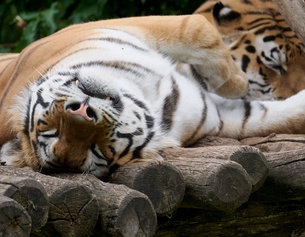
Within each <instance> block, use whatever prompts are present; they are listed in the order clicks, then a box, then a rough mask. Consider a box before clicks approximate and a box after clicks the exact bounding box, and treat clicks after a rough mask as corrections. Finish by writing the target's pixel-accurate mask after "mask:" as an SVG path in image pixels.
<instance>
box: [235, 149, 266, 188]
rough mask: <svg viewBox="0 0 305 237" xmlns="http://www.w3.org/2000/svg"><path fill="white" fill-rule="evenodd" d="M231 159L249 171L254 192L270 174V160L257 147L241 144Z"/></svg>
mask: <svg viewBox="0 0 305 237" xmlns="http://www.w3.org/2000/svg"><path fill="white" fill-rule="evenodd" d="M230 160H232V161H235V162H236V163H238V164H240V165H241V166H242V167H243V168H244V169H245V170H246V171H247V173H248V175H249V177H250V181H251V184H252V192H255V191H257V190H258V189H259V188H261V187H262V186H263V184H264V182H265V180H266V178H267V176H268V171H269V168H268V162H267V160H266V158H265V156H264V154H263V153H262V152H261V151H260V150H259V149H257V148H255V147H250V146H241V147H240V149H239V150H237V151H236V152H234V153H233V154H232V155H231V157H230Z"/></svg>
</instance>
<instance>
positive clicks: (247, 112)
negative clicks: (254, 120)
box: [242, 100, 251, 128]
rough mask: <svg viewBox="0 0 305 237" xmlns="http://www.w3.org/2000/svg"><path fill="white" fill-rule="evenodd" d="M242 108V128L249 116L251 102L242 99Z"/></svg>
mask: <svg viewBox="0 0 305 237" xmlns="http://www.w3.org/2000/svg"><path fill="white" fill-rule="evenodd" d="M244 110H245V114H244V119H243V123H242V128H244V127H245V125H246V123H247V122H248V120H249V117H250V115H251V103H250V102H249V101H246V100H245V101H244Z"/></svg>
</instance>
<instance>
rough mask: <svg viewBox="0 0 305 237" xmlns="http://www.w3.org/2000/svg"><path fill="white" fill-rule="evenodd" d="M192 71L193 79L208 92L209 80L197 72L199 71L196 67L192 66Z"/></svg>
mask: <svg viewBox="0 0 305 237" xmlns="http://www.w3.org/2000/svg"><path fill="white" fill-rule="evenodd" d="M190 69H191V73H192V76H193V78H194V79H195V80H196V81H197V82H198V83H199V85H200V86H201V87H202V88H203V89H205V90H207V89H208V86H207V84H206V82H205V81H207V79H206V78H205V77H204V76H202V75H201V74H199V73H198V72H197V70H196V68H195V67H194V65H190Z"/></svg>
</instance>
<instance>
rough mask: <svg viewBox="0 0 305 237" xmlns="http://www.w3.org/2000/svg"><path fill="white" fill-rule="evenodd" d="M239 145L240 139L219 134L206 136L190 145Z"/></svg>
mask: <svg viewBox="0 0 305 237" xmlns="http://www.w3.org/2000/svg"><path fill="white" fill-rule="evenodd" d="M237 145H241V143H240V141H238V140H236V139H233V138H227V137H219V136H206V137H204V138H201V139H199V140H198V141H197V142H196V143H195V144H193V145H191V146H190V147H205V146H237Z"/></svg>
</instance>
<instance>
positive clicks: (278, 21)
mask: <svg viewBox="0 0 305 237" xmlns="http://www.w3.org/2000/svg"><path fill="white" fill-rule="evenodd" d="M195 13H197V14H202V15H204V16H205V17H206V18H207V19H208V20H209V21H210V22H211V23H212V24H213V25H214V26H215V27H216V28H217V30H218V32H219V33H220V34H221V36H222V39H223V41H224V42H225V43H226V45H227V47H228V48H229V50H230V52H231V55H232V57H233V59H234V60H235V62H236V63H237V64H238V65H239V67H240V68H241V69H242V70H243V71H244V72H245V73H246V75H247V78H248V80H249V92H248V94H247V96H246V98H247V99H260V100H262V99H284V98H287V97H290V96H291V95H294V94H296V93H297V92H298V91H300V90H302V89H304V88H305V77H304V75H305V67H304V60H305V53H304V52H305V50H304V45H303V44H302V42H301V41H300V40H299V39H298V38H297V36H296V35H295V33H294V32H293V31H292V30H291V29H290V28H289V26H288V25H287V23H286V22H285V20H284V18H283V17H282V16H281V14H280V13H279V12H278V10H277V9H276V6H275V4H274V3H273V1H272V0H264V1H261V0H251V1H244V0H243V1H242V0H222V1H221V2H218V1H215V0H209V1H207V2H206V3H204V4H203V5H202V6H201V7H199V8H198V9H197V10H196V12H195Z"/></svg>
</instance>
